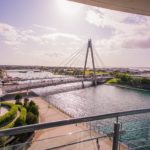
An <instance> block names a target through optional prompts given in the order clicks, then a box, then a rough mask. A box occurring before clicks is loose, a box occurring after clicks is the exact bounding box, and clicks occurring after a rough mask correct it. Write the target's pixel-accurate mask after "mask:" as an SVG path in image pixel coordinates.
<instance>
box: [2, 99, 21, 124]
mask: <svg viewBox="0 0 150 150" xmlns="http://www.w3.org/2000/svg"><path fill="white" fill-rule="evenodd" d="M1 105H2V106H6V107H9V108H10V109H9V111H8V112H7V113H6V114H4V115H3V116H1V117H0V127H3V126H4V125H6V124H8V123H9V122H11V121H12V120H13V119H15V117H16V115H17V111H18V107H17V106H16V105H14V104H11V103H6V102H4V103H1Z"/></svg>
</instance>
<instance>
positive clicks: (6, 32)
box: [0, 23, 19, 46]
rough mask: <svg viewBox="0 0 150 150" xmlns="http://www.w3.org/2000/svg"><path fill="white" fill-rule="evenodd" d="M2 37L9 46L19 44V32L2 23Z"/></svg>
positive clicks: (0, 33)
mask: <svg viewBox="0 0 150 150" xmlns="http://www.w3.org/2000/svg"><path fill="white" fill-rule="evenodd" d="M0 37H1V38H2V39H3V40H4V43H6V44H7V45H11V46H12V45H17V44H19V42H18V38H19V34H18V31H17V30H16V29H15V28H14V27H13V26H11V25H8V24H5V23H0Z"/></svg>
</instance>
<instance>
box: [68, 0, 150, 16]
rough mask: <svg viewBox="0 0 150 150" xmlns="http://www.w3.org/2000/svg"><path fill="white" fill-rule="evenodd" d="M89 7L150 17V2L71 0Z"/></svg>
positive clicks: (135, 0) (131, 0) (143, 0)
mask: <svg viewBox="0 0 150 150" xmlns="http://www.w3.org/2000/svg"><path fill="white" fill-rule="evenodd" d="M71 1H75V2H79V3H83V4H87V5H92V6H97V7H102V8H107V9H112V10H118V11H123V12H128V13H134V14H140V15H146V16H150V0H71Z"/></svg>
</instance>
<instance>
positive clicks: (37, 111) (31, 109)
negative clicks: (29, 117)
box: [29, 105, 39, 116]
mask: <svg viewBox="0 0 150 150" xmlns="http://www.w3.org/2000/svg"><path fill="white" fill-rule="evenodd" d="M29 112H32V113H33V114H34V115H36V116H39V109H38V106H37V105H31V107H30V109H29Z"/></svg>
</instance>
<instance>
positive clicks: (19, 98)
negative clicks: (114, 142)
mask: <svg viewBox="0 0 150 150" xmlns="http://www.w3.org/2000/svg"><path fill="white" fill-rule="evenodd" d="M21 99H22V96H21V95H20V94H16V96H15V100H16V104H20V103H21V102H20V100H21Z"/></svg>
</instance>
